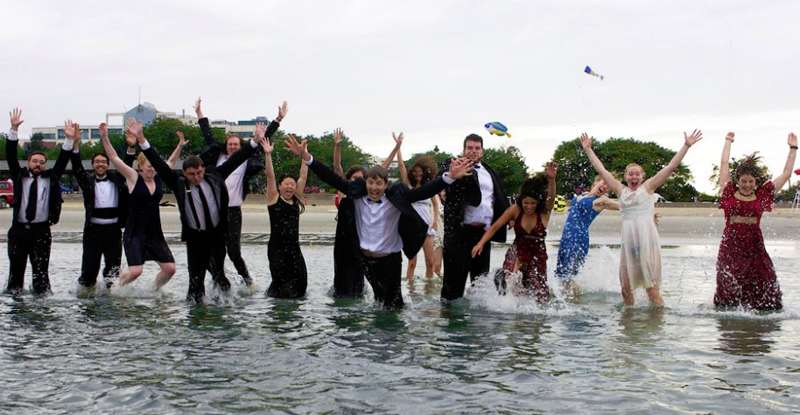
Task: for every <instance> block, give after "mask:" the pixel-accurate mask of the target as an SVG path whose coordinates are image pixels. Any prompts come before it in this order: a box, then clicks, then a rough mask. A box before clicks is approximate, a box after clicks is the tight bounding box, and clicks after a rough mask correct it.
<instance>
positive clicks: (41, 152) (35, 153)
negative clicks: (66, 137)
mask: <svg viewBox="0 0 800 415" xmlns="http://www.w3.org/2000/svg"><path fill="white" fill-rule="evenodd" d="M37 154H38V155H40V156H42V157H44V160H45V161H47V154H44V152H43V151H39V150H35V151H31V152H30V153H28V161H31V157H33V156H35V155H37Z"/></svg>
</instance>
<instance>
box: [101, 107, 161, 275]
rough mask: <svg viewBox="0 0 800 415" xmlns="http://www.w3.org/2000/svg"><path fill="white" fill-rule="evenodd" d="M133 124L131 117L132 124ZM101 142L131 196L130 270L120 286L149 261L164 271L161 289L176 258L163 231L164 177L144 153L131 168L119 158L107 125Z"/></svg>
mask: <svg viewBox="0 0 800 415" xmlns="http://www.w3.org/2000/svg"><path fill="white" fill-rule="evenodd" d="M133 122H135V121H134V120H133V119H132V118H131V119H130V121H129V123H133ZM126 141H128V142H129V143H131V142H133V143H135V142H136V141H137V140H136V136H135V135H132V134H126ZM100 142H101V143H102V144H103V149H104V150H105V153H106V155H107V156H108V159H109V160H110V161H111V164H113V165H114V168H115V169H117V171H118V172H119V174H121V175H122V176H123V177H124V178H125V185H126V187H125V191H126V192H127V193H128V196H127V198H128V202H127V203H128V213H127V219H126V221H125V232H124V233H123V235H122V244H123V246H124V247H125V258H126V259H127V262H128V270H127V271H125V272H122V273H121V274H120V277H119V285H120V286H124V285H127V284H129V283H131V282H133V281H135V280H136V279H137V278H139V276H140V275H142V270H143V267H144V263H145V262H146V261H156V262H158V266H159V267H160V268H161V269H160V271H159V272H158V274H157V275H156V280H155V284H154V288H155V289H156V290H158V289H160V288H161V287H162V286H164V284H166V283H167V282H168V281H169V280H170V279H171V278H172V276H173V275H174V274H175V258H174V257H173V256H172V251H171V250H170V249H169V246H168V245H167V240H166V239H165V238H164V232H163V231H162V229H161V210H160V206H159V203H160V202H161V198H162V197H163V195H164V188H163V184H162V183H161V178H160V177H158V176H157V175H156V170H155V169H154V168H153V165H152V164H150V162H149V161H147V158H145V156H144V154H141V153H140V154H139V155H138V157H137V158H136V161H135V162H134V163H133V166H132V167H131V166H129V165H128V164H127V163H126V162H125V161H123V160H122V159H120V158H119V156H118V155H117V152H116V150H114V147H113V146H112V145H111V141H110V140H109V138H108V127H107V126H106V125H105V123H103V124H101V125H100ZM129 148H130V147H129ZM127 153H128V154H130V153H131V151H128V152H127ZM126 157H127V156H126Z"/></svg>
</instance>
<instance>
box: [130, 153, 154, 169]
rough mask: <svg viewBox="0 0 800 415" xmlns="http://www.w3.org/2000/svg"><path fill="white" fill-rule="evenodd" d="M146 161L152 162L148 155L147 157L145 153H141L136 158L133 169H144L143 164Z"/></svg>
mask: <svg viewBox="0 0 800 415" xmlns="http://www.w3.org/2000/svg"><path fill="white" fill-rule="evenodd" d="M144 163H150V160H147V157H145V155H144V153H139V154H138V155H137V156H136V160H134V162H133V169H134V170H141V169H142V164H144Z"/></svg>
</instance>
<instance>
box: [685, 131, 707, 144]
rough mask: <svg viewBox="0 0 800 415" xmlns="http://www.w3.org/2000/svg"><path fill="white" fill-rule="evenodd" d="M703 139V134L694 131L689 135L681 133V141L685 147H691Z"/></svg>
mask: <svg viewBox="0 0 800 415" xmlns="http://www.w3.org/2000/svg"><path fill="white" fill-rule="evenodd" d="M702 139H703V132H702V131H700V130H698V129H695V130H694V131H692V133H691V134H688V135H687V134H686V131H684V132H683V140H684V143H685V144H686V146H687V147H691V146H693V145H694V144H695V143H696V142H698V141H700V140H702Z"/></svg>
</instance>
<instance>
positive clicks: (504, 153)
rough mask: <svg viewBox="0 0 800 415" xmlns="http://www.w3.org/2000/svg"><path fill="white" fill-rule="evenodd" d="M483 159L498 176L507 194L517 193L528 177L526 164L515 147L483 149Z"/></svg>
mask: <svg viewBox="0 0 800 415" xmlns="http://www.w3.org/2000/svg"><path fill="white" fill-rule="evenodd" d="M483 160H485V161H486V163H487V164H489V165H490V166H492V168H493V169H494V171H495V172H496V173H497V175H498V176H500V178H501V180H502V182H503V190H505V192H506V194H508V195H512V194H516V193H518V192H519V188H520V187H521V186H522V182H524V181H525V179H527V178H528V165H527V164H525V157H523V156H522V152H520V150H519V149H518V148H517V147H514V146H508V147H506V146H503V147H500V148H499V149H497V148H487V149H485V150H484V151H483Z"/></svg>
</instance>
